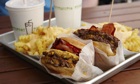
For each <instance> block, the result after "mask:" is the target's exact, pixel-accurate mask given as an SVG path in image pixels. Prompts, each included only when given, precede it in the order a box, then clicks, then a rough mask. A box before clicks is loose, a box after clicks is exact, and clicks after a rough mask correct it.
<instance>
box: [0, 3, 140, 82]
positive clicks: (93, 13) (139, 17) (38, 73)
mask: <svg viewBox="0 0 140 84" xmlns="http://www.w3.org/2000/svg"><path fill="white" fill-rule="evenodd" d="M110 7H111V6H110V5H103V6H98V7H94V8H83V10H82V20H83V21H86V22H89V23H100V22H107V21H108V17H109V12H110ZM139 9H140V2H133V3H121V4H115V5H114V7H113V12H112V18H111V22H119V23H122V24H124V25H127V26H131V27H133V28H140V10H139ZM44 17H45V20H47V19H48V17H49V15H48V13H45V15H44ZM53 17H54V14H53ZM11 30H12V26H11V22H10V18H9V17H8V16H0V34H2V33H5V32H8V31H11ZM42 83H44V84H63V83H64V82H62V81H61V80H60V79H58V78H56V77H53V76H51V75H49V74H47V73H45V72H43V71H42V70H40V69H38V68H36V67H35V66H33V65H32V64H30V63H28V62H26V61H24V60H23V59H21V58H19V57H18V56H16V55H15V54H14V53H12V52H11V51H9V50H8V49H6V48H5V47H4V46H3V45H0V84H42ZM139 83H140V61H138V62H136V63H134V64H133V65H131V66H129V67H127V68H126V69H124V70H123V71H121V72H120V73H118V74H116V75H114V76H113V77H110V78H109V79H107V80H105V81H104V82H102V83H101V84H139Z"/></svg>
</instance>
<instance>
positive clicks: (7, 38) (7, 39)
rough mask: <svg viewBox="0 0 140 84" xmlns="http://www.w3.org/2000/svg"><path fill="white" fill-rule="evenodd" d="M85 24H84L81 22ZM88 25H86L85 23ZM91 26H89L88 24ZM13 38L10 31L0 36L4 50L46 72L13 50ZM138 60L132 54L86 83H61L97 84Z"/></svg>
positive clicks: (69, 81) (137, 57)
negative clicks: (6, 49)
mask: <svg viewBox="0 0 140 84" xmlns="http://www.w3.org/2000/svg"><path fill="white" fill-rule="evenodd" d="M82 23H85V22H82ZM55 24H56V20H55V18H53V19H52V20H51V25H53V26H55ZM87 24H88V23H87ZM43 25H44V26H47V25H48V20H47V21H44V24H43ZM88 25H91V24H88ZM15 41H16V40H15V36H14V32H13V31H10V32H7V33H4V34H1V35H0V43H2V44H3V45H4V46H5V47H6V48H8V49H9V50H11V51H12V52H13V53H15V54H16V55H17V56H18V57H21V58H22V59H24V60H26V61H27V62H30V63H31V64H33V65H34V66H36V67H38V68H39V69H41V70H43V71H45V72H47V71H46V70H45V68H44V67H42V66H41V64H40V62H39V60H38V59H36V58H33V57H31V56H28V55H25V54H22V53H19V52H16V51H15V50H14V45H13V43H14V42H15ZM139 60H140V53H137V54H134V55H132V56H130V57H129V58H126V60H125V61H124V62H122V63H120V64H118V65H117V66H115V67H113V68H111V69H109V70H108V71H106V72H104V73H103V74H101V75H99V76H97V77H95V78H93V79H92V80H90V81H86V82H75V81H72V80H70V79H62V81H64V82H65V83H75V84H91V83H92V84H98V83H101V82H103V81H104V80H106V79H108V78H110V77H111V76H113V75H115V74H117V73H119V72H120V71H122V70H123V69H125V68H126V67H128V66H130V65H132V64H133V63H135V62H137V61H139Z"/></svg>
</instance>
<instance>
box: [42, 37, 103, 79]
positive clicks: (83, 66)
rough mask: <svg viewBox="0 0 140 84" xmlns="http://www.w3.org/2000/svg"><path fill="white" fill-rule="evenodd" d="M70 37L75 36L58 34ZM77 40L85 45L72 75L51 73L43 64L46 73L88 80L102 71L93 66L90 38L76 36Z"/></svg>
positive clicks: (93, 56)
mask: <svg viewBox="0 0 140 84" xmlns="http://www.w3.org/2000/svg"><path fill="white" fill-rule="evenodd" d="M64 36H65V37H71V38H76V37H75V36H73V35H59V36H58V37H64ZM76 39H77V40H79V41H81V42H83V43H85V44H86V45H85V46H84V47H83V49H82V50H81V53H80V54H79V61H78V62H77V64H76V66H75V69H74V72H73V74H72V76H65V75H61V74H54V73H51V72H50V71H49V70H48V69H47V68H46V67H45V66H44V65H43V66H44V67H45V68H46V70H47V71H48V73H50V74H51V75H54V76H56V77H58V78H70V79H73V80H75V81H88V80H91V79H93V78H94V77H96V76H98V75H100V74H102V73H103V71H102V70H101V69H99V68H98V67H96V66H94V60H95V59H94V58H95V51H94V47H93V43H92V41H91V40H82V39H80V38H76Z"/></svg>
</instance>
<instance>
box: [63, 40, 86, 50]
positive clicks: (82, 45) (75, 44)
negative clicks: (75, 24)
mask: <svg viewBox="0 0 140 84" xmlns="http://www.w3.org/2000/svg"><path fill="white" fill-rule="evenodd" d="M61 39H62V40H65V41H67V42H68V43H70V44H71V45H73V46H75V47H77V48H79V49H82V48H83V47H84V46H85V44H84V43H82V42H80V41H78V40H76V39H74V38H70V37H61Z"/></svg>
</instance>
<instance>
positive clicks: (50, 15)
mask: <svg viewBox="0 0 140 84" xmlns="http://www.w3.org/2000/svg"><path fill="white" fill-rule="evenodd" d="M52 4H53V3H52V0H51V5H50V13H49V24H48V28H49V27H50V25H51V17H52Z"/></svg>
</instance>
